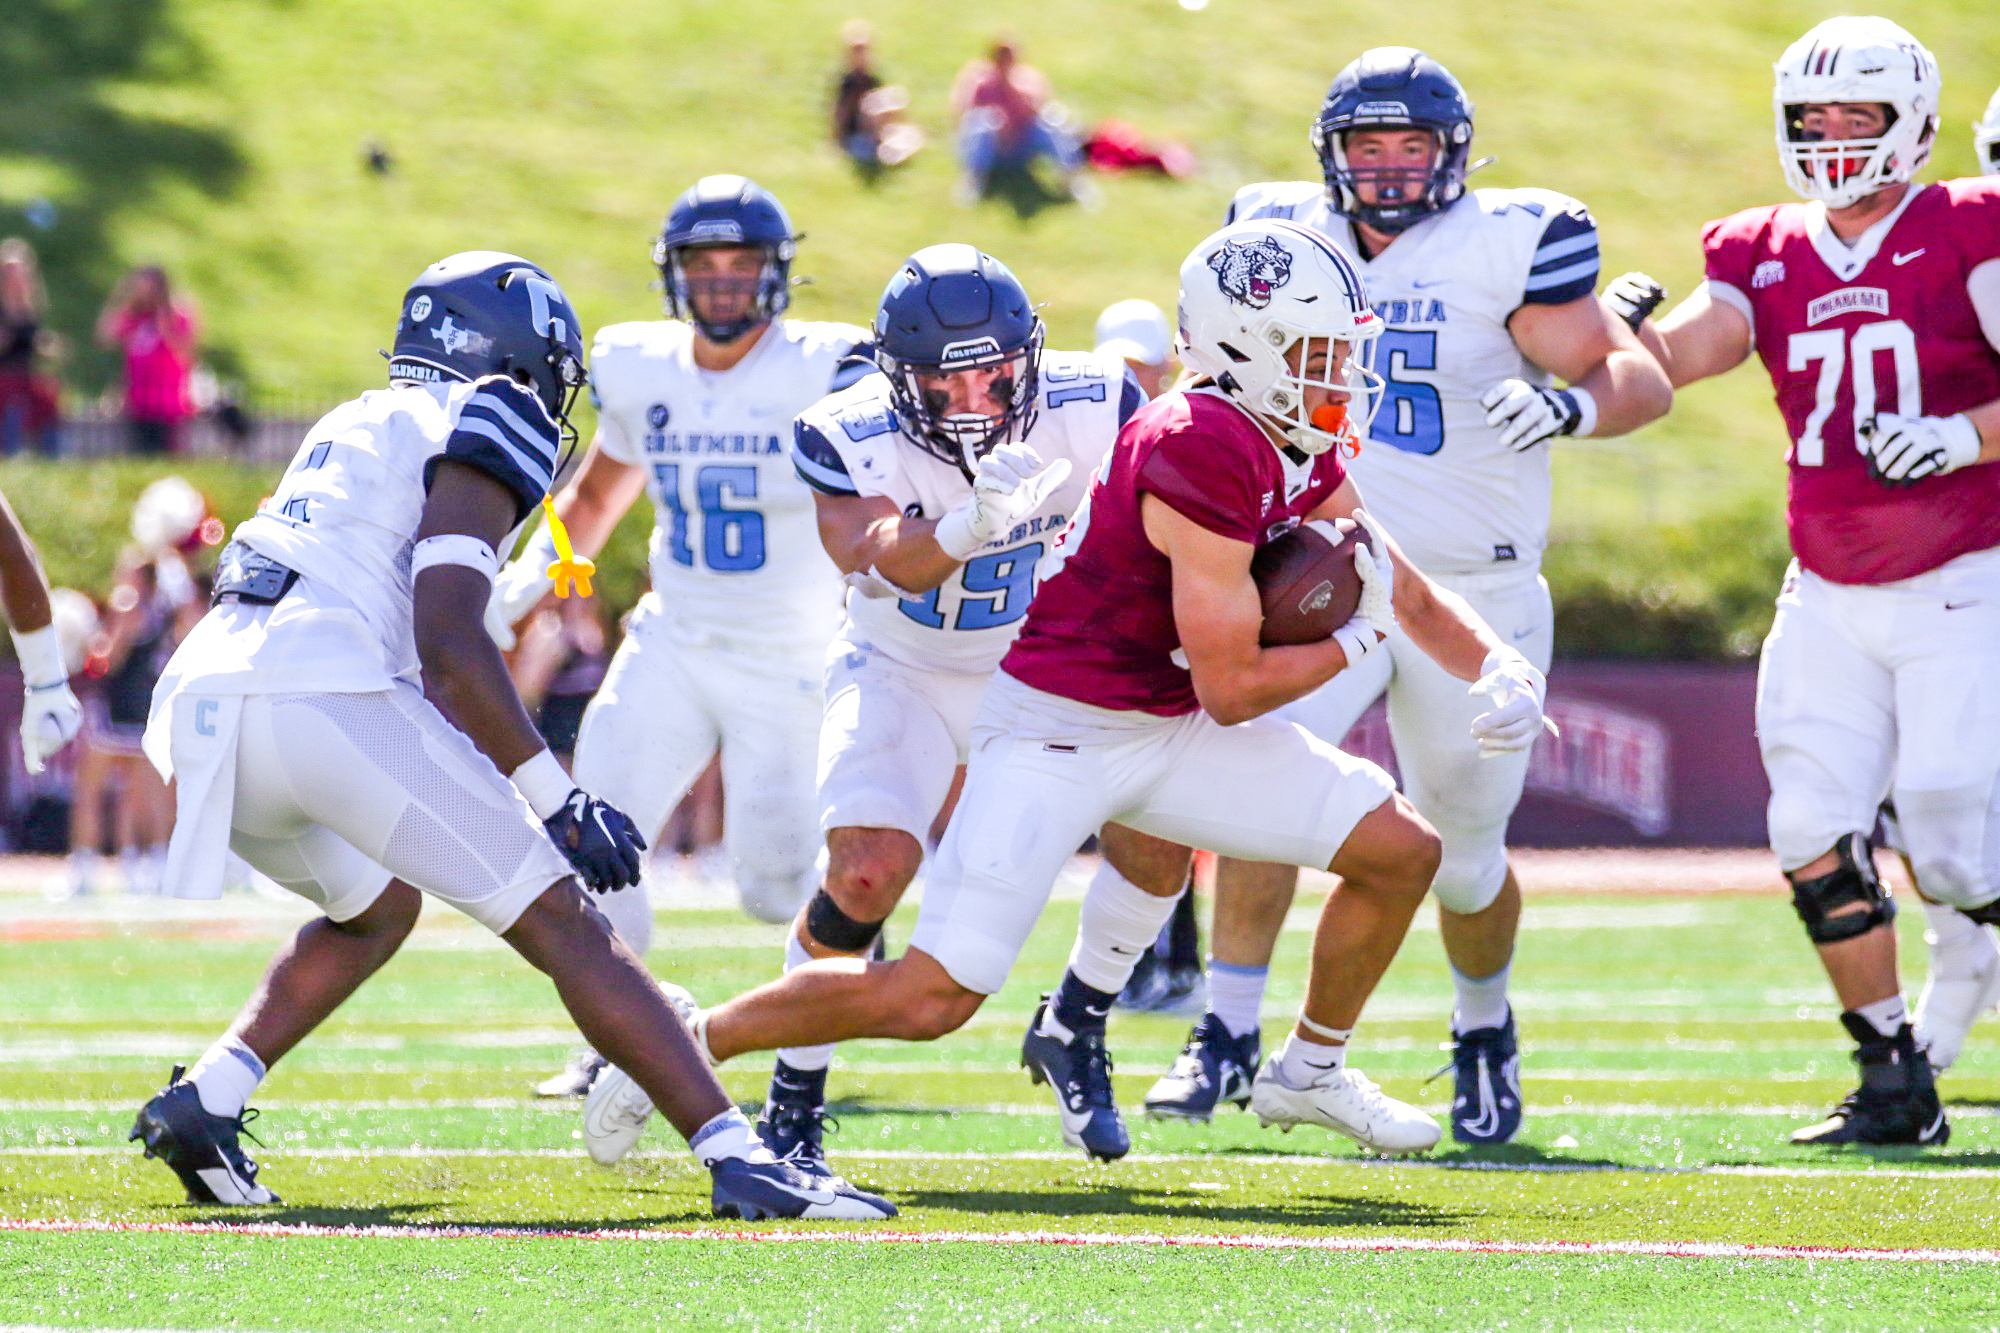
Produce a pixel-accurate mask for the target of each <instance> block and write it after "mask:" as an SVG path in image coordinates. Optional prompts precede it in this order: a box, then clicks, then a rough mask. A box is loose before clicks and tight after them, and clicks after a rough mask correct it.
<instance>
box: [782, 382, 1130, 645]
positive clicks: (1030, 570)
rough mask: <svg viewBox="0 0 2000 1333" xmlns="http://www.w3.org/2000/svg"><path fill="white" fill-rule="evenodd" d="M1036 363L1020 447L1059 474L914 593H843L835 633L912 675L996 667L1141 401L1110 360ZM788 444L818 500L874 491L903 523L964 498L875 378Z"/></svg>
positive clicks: (955, 476)
mask: <svg viewBox="0 0 2000 1333" xmlns="http://www.w3.org/2000/svg"><path fill="white" fill-rule="evenodd" d="M1037 366H1038V377H1037V387H1036V396H1037V398H1038V399H1039V411H1038V413H1037V415H1036V417H1035V420H1034V424H1033V426H1032V428H1031V429H1030V430H1029V432H1028V435H1027V438H1026V441H1025V442H1026V443H1027V444H1028V445H1029V446H1030V447H1032V448H1033V449H1034V450H1035V452H1036V453H1037V454H1039V455H1040V456H1041V458H1042V461H1043V462H1044V463H1053V462H1055V461H1056V460H1057V459H1059V458H1066V459H1068V460H1069V462H1070V473H1069V476H1068V477H1067V478H1066V479H1064V481H1063V483H1062V484H1061V485H1060V486H1057V487H1056V488H1055V489H1054V490H1053V491H1051V492H1050V493H1049V494H1048V496H1047V497H1046V498H1045V499H1044V500H1043V501H1042V505H1041V508H1039V509H1038V510H1036V511H1035V513H1034V514H1033V515H1031V516H1030V517H1029V518H1028V519H1027V520H1026V521H1025V522H1023V523H1020V524H1018V525H1017V526H1016V527H1015V528H1014V530H1013V531H1012V532H1010V533H1008V534H1006V535H1005V536H1004V537H1001V538H1000V539H999V540H997V541H993V542H990V543H988V544H987V545H986V546H984V547H982V548H981V549H980V550H978V551H976V552H974V553H973V556H972V558H971V559H970V560H967V561H966V562H965V563H964V564H963V565H962V566H960V567H959V569H958V571H957V572H956V573H954V574H952V575H951V577H949V578H947V579H946V580H945V581H944V582H943V583H942V584H941V585H940V586H938V587H936V588H933V589H931V590H930V591H929V592H927V593H925V594H924V595H923V596H921V597H912V598H908V599H904V600H898V599H896V598H894V597H864V596H863V595H862V594H861V593H860V592H859V591H850V592H849V593H848V596H847V624H846V626H845V627H844V628H843V629H842V631H841V633H842V637H843V638H845V639H847V640H849V641H850V642H855V643H866V644H870V645H872V646H873V647H874V648H875V649H876V651H878V652H880V653H881V654H882V655H883V656H884V657H888V658H891V659H893V660H895V661H897V662H901V663H903V664H904V665H906V666H912V667H916V668H918V669H919V670H924V671H940V672H953V673H960V674H969V675H991V674H992V673H993V671H994V669H995V668H997V667H998V666H999V665H1000V659H1001V658H1002V657H1003V656H1005V655H1006V652H1007V649H1008V647H1009V645H1011V644H1012V643H1013V642H1014V636H1015V635H1016V634H1018V633H1019V632H1020V629H1021V618H1022V617H1023V616H1025V615H1026V614H1027V613H1028V601H1029V599H1030V598H1032V597H1033V596H1034V595H1035V589H1036V588H1037V587H1039V586H1040V584H1041V579H1042V576H1043V575H1044V574H1046V573H1047V572H1048V570H1049V567H1050V566H1051V565H1052V564H1053V562H1054V553H1055V544H1056V537H1057V536H1058V535H1059V534H1060V533H1061V532H1062V530H1063V529H1064V528H1065V527H1067V526H1068V525H1069V521H1070V519H1071V518H1072V517H1073V516H1074V515H1075V514H1076V510H1077V506H1079V505H1081V504H1082V503H1083V498H1084V496H1085V495H1086V494H1087V493H1088V492H1089V490H1090V482H1091V474H1092V473H1093V472H1095V471H1096V469H1097V467H1098V465H1099V464H1100V463H1102V462H1103V461H1104V456H1105V455H1106V454H1107V453H1109V452H1110V451H1111V445H1112V442H1113V441H1115V440H1116V439H1117V438H1118V428H1119V427H1120V426H1122V425H1124V424H1125V419H1126V418H1127V417H1129V416H1131V415H1132V413H1133V412H1135V411H1137V410H1138V408H1139V406H1140V404H1142V403H1144V402H1145V401H1146V396H1145V393H1144V392H1143V391H1142V390H1141V389H1140V388H1139V383H1138V381H1137V380H1135V379H1133V378H1132V374H1131V372H1130V371H1129V370H1128V369H1126V366H1125V363H1124V361H1123V360H1121V359H1120V358H1118V357H1115V356H1100V355H1099V354H1097V353H1095V352H1052V351H1044V352H1043V353H1042V355H1041V360H1040V361H1039V362H1038V363H1037ZM795 442H796V451H795V457H796V460H797V463H798V470H799V475H800V476H802V477H804V478H805V479H806V480H807V481H808V482H810V483H811V484H812V485H813V486H814V487H816V488H817V489H819V490H821V491H823V492H825V493H826V494H828V495H880V496H886V497H887V498H888V499H890V500H893V501H895V503H896V504H897V506H898V507H900V508H901V509H902V511H903V513H904V514H906V515H908V516H909V517H912V518H929V519H935V518H941V517H943V516H944V514H945V513H946V512H947V511H948V510H951V509H955V508H957V507H958V506H959V505H961V504H963V503H965V501H966V499H967V497H969V496H970V495H971V494H972V483H971V482H970V481H968V480H967V479H966V476H965V474H964V473H963V472H961V471H960V470H959V469H958V468H957V467H956V466H954V465H953V464H951V463H947V462H945V461H944V460H943V459H942V458H939V457H938V456H937V455H935V454H933V453H930V452H929V451H928V450H926V449H924V448H923V446H921V445H919V444H916V443H914V442H912V441H911V440H910V439H908V438H907V437H906V436H905V435H904V433H903V429H902V425H901V423H900V421H899V419H898V418H897V415H896V411H895V408H894V407H892V406H891V405H890V400H889V381H888V378H887V377H886V376H884V375H881V374H879V373H877V374H871V375H869V376H868V377H867V378H866V379H864V380H862V381H861V382H860V383H858V384H855V385H853V386H852V387H850V388H848V389H845V390H843V391H842V392H840V393H838V394H835V395H834V396H833V397H831V398H828V399H827V400H826V401H824V402H822V403H820V404H818V405H817V406H816V407H814V408H812V409H811V410H810V411H808V412H806V413H804V414H803V415H802V416H800V418H799V423H798V432H797V435H796V441H795Z"/></svg>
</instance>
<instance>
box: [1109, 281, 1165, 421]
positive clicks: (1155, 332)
mask: <svg viewBox="0 0 2000 1333" xmlns="http://www.w3.org/2000/svg"><path fill="white" fill-rule="evenodd" d="M1097 350H1098V351H1099V352H1103V353H1108V354H1110V355H1112V356H1120V357H1123V358H1125V364H1126V365H1128V366H1130V367H1131V368H1132V374H1133V376H1134V377H1135V378H1137V379H1138V381H1139V387H1140V388H1142V389H1144V390H1145V391H1146V396H1147V397H1148V398H1158V397H1159V396H1160V394H1161V392H1162V391H1164V390H1165V389H1167V388H1168V387H1169V386H1171V385H1172V384H1173V382H1174V375H1175V373H1176V372H1177V371H1178V370H1179V369H1180V367H1179V366H1178V365H1176V364H1175V362H1174V338H1173V334H1172V332H1171V331H1169V329H1168V328H1167V317H1166V315H1165V314H1163V313H1161V310H1160V308H1159V307H1158V306H1156V305H1154V304H1153V303H1152V302H1151V301H1138V300H1132V301H1117V302H1114V303H1112V304H1111V305H1108V306H1106V307H1104V313H1103V314H1101V315H1099V316H1098V317H1097Z"/></svg>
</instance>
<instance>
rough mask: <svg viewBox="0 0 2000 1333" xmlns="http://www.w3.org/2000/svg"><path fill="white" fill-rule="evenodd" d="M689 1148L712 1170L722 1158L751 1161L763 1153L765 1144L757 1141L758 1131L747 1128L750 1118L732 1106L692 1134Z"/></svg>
mask: <svg viewBox="0 0 2000 1333" xmlns="http://www.w3.org/2000/svg"><path fill="white" fill-rule="evenodd" d="M688 1147H689V1148H691V1149H693V1150H694V1155H695V1156H696V1157H697V1158H698V1159H699V1160H700V1161H701V1164H702V1165H703V1166H706V1167H713V1166H714V1165H715V1164H716V1163H717V1162H719V1161H721V1160H722V1159H723V1158H725V1157H744V1158H754V1157H755V1156H756V1155H757V1154H758V1153H760V1152H766V1149H765V1147H764V1141H763V1140H762V1139H759V1138H758V1137H757V1131H756V1129H754V1128H753V1127H752V1126H751V1124H750V1118H749V1117H748V1116H746V1115H744V1114H743V1111H742V1109H741V1108H740V1107H735V1106H732V1107H730V1108H729V1109H728V1110H727V1111H724V1112H722V1113H721V1114H720V1115H718V1116H716V1117H715V1119H713V1120H711V1121H709V1122H708V1123H707V1124H705V1125H703V1126H702V1127H701V1128H700V1129H697V1130H696V1131H695V1132H694V1137H693V1138H691V1139H689V1140H688Z"/></svg>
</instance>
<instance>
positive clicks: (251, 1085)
mask: <svg viewBox="0 0 2000 1333" xmlns="http://www.w3.org/2000/svg"><path fill="white" fill-rule="evenodd" d="M264 1074H265V1069H264V1062H263V1061H262V1060H259V1059H258V1058H257V1053H256V1052H255V1051H253V1050H251V1049H250V1048H249V1047H248V1046H245V1045H244V1044H243V1043H242V1042H240V1041H238V1040H237V1039H236V1038H235V1036H234V1035H231V1036H227V1037H224V1038H223V1039H222V1040H221V1041H218V1042H217V1043H215V1045H213V1046H211V1047H209V1048H208V1053H207V1054H206V1055H204V1056H202V1057H201V1059H199V1060H197V1061H195V1065H194V1068H193V1069H192V1070H190V1071H189V1072H188V1076H187V1079H188V1082H190V1083H192V1084H194V1090H195V1093H196V1095H197V1096H199V1097H200V1098H201V1109H202V1110H204V1111H206V1112H208V1113H209V1114H210V1115H219V1116H224V1117H226V1118H228V1119H230V1120H234V1119H236V1117H238V1116H240V1115H242V1114H243V1108H244V1107H245V1106H247V1105H249V1103H250V1094H251V1093H253V1092H255V1091H257V1085H258V1084H259V1083H262V1082H263V1081H264Z"/></svg>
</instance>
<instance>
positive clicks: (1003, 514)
mask: <svg viewBox="0 0 2000 1333" xmlns="http://www.w3.org/2000/svg"><path fill="white" fill-rule="evenodd" d="M1069 473H1070V463H1069V460H1068V459H1067V458H1058V459H1057V460H1056V461H1055V462H1053V463H1048V464H1044V463H1043V462H1042V457H1041V455H1040V454H1038V453H1036V452H1035V451H1034V450H1033V449H1032V448H1030V447H1029V446H1028V445H1026V444H1022V443H1019V442H1018V441H1010V442H1009V443H1006V444H1003V445H1000V446H999V447H998V448H996V449H994V450H992V451H991V452H990V453H988V454H986V456H985V457H983V458H981V459H980V460H979V467H978V470H977V471H976V472H974V474H973V478H972V496H971V498H970V499H968V500H967V501H966V502H965V503H964V504H962V505H960V506H958V507H957V508H956V509H953V510H951V511H950V512H949V513H947V514H946V515H945V516H944V517H943V518H940V519H939V520H938V523H937V529H936V531H935V532H934V533H933V534H932V536H933V538H934V539H935V540H936V542H937V544H938V547H939V548H940V549H941V550H943V551H944V553H945V554H946V555H948V556H950V557H951V558H952V559H954V560H966V559H970V558H971V556H972V554H973V552H975V551H977V550H978V549H979V548H980V547H982V546H984V545H986V543H988V542H990V541H994V540H996V539H998V538H1000V537H1002V536H1005V535H1006V533H1007V532H1008V530H1009V529H1011V528H1012V527H1013V526H1014V525H1015V524H1016V523H1019V522H1020V521H1021V520H1022V519H1025V518H1027V517H1028V516H1029V515H1030V514H1032V513H1034V512H1035V511H1036V510H1037V509H1039V508H1041V505H1042V501H1044V500H1046V499H1048V497H1049V493H1050V492H1051V491H1053V490H1055V488H1056V487H1058V486H1060V485H1062V484H1063V482H1064V481H1066V480H1068V478H1069Z"/></svg>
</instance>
